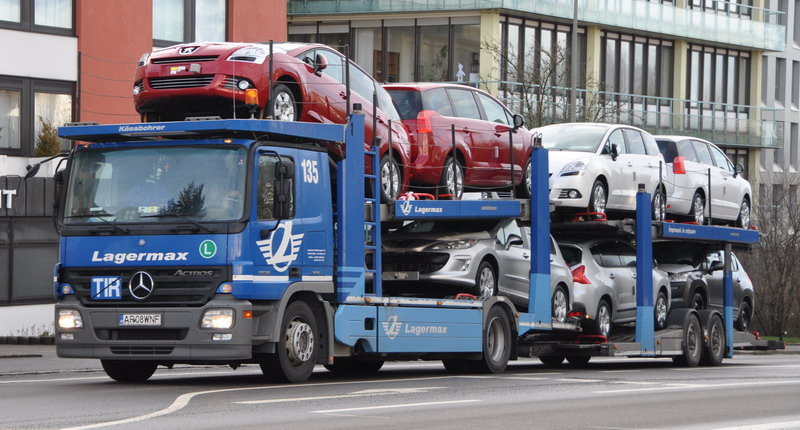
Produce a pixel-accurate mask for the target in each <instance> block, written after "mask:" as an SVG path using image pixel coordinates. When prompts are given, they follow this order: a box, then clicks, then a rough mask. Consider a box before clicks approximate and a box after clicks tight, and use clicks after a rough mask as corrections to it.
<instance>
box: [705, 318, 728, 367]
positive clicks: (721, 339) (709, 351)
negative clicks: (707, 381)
mask: <svg viewBox="0 0 800 430" xmlns="http://www.w3.org/2000/svg"><path fill="white" fill-rule="evenodd" d="M723 358H725V326H724V325H723V324H722V319H720V317H719V316H716V315H715V316H713V317H711V324H709V326H708V341H707V343H706V346H705V348H704V350H703V358H702V359H701V363H702V364H703V365H704V366H719V365H721V364H722V359H723Z"/></svg>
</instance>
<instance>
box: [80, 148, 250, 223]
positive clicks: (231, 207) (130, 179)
mask: <svg viewBox="0 0 800 430" xmlns="http://www.w3.org/2000/svg"><path fill="white" fill-rule="evenodd" d="M246 159H247V153H246V151H245V149H244V148H241V147H222V148H219V147H214V148H211V147H172V148H163V147H161V148H125V149H89V150H85V151H79V152H77V153H76V154H75V156H74V159H73V160H72V168H71V173H70V175H69V184H68V189H67V194H66V196H67V197H66V202H65V211H64V222H65V223H66V224H81V223H105V222H109V221H113V222H115V223H119V222H135V223H145V222H146V223H174V222H176V221H175V220H176V218H183V219H184V220H185V219H189V220H191V221H195V222H196V221H232V220H238V219H240V218H241V217H242V214H243V208H244V198H243V197H244V190H245V165H246Z"/></svg>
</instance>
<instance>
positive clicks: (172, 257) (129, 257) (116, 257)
mask: <svg viewBox="0 0 800 430" xmlns="http://www.w3.org/2000/svg"><path fill="white" fill-rule="evenodd" d="M187 255H189V253H188V252H116V253H111V252H107V253H105V254H102V255H101V254H100V252H99V251H95V252H94V253H93V254H92V261H94V262H99V261H105V262H111V263H114V264H122V263H124V262H126V261H131V262H133V261H186V256H187Z"/></svg>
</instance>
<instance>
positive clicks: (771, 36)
mask: <svg viewBox="0 0 800 430" xmlns="http://www.w3.org/2000/svg"><path fill="white" fill-rule="evenodd" d="M577 1H578V20H579V21H580V22H581V23H582V24H586V23H589V24H598V25H607V26H614V27H621V28H626V29H632V30H639V31H646V32H649V33H656V34H663V35H670V36H674V37H678V38H685V39H695V40H701V41H710V42H718V43H723V44H728V45H735V46H742V47H748V48H753V49H764V50H773V51H782V50H783V49H784V46H785V44H786V26H785V17H784V16H783V15H785V14H783V13H782V12H777V11H773V10H769V9H762V8H756V7H752V6H745V5H738V4H736V3H730V4H724V6H723V5H718V7H716V8H713V9H705V10H703V9H692V8H688V7H686V8H679V7H675V6H674V4H661V3H659V2H649V1H647V0H577ZM486 9H505V10H509V11H519V12H526V13H533V14H537V15H545V16H553V17H558V18H561V19H568V20H571V19H572V18H573V10H574V9H573V0H288V14H289V15H328V14H337V13H340V14H357V13H387V12H434V11H455V10H458V11H464V10H486Z"/></svg>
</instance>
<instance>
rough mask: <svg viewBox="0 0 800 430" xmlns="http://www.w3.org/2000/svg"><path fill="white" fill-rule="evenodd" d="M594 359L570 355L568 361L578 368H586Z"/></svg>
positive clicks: (588, 356)
mask: <svg viewBox="0 0 800 430" xmlns="http://www.w3.org/2000/svg"><path fill="white" fill-rule="evenodd" d="M591 359H592V356H590V355H568V356H567V361H569V364H574V365H576V366H585V365H587V364H589V360H591Z"/></svg>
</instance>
